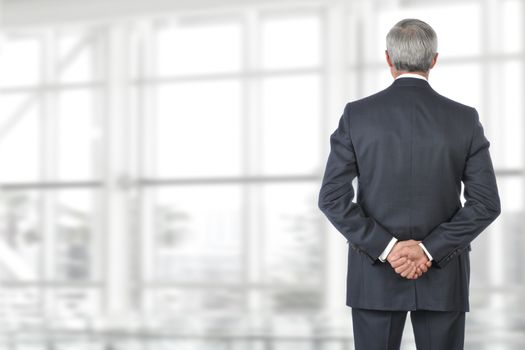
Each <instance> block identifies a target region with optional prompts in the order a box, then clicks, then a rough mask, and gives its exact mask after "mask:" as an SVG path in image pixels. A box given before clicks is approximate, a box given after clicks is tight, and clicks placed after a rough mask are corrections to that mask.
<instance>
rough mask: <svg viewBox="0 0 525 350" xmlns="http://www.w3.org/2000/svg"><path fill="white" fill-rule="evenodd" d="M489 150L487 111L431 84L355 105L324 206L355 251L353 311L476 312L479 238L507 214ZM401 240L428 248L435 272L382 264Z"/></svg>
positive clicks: (401, 82)
mask: <svg viewBox="0 0 525 350" xmlns="http://www.w3.org/2000/svg"><path fill="white" fill-rule="evenodd" d="M489 145H490V143H489V141H488V140H487V139H486V138H485V136H484V134H483V127H482V126H481V124H480V122H479V116H478V113H477V111H476V110H475V109H474V108H472V107H469V106H467V105H464V104H461V103H458V102H455V101H453V100H451V99H448V98H446V97H444V96H442V95H440V94H439V93H437V92H436V91H434V90H433V89H432V88H431V86H430V84H429V83H428V82H427V81H426V80H423V79H417V78H406V77H405V78H400V79H396V80H394V82H393V83H392V84H391V85H390V86H389V87H388V88H386V89H384V90H382V91H380V92H378V93H376V94H373V95H371V96H368V97H366V98H363V99H360V100H357V101H353V102H350V103H348V104H347V105H346V106H345V109H344V113H343V115H342V116H341V119H340V121H339V126H338V128H337V129H336V130H335V131H334V133H333V134H332V135H331V152H330V156H329V159H328V162H327V167H326V170H325V174H324V177H323V184H322V187H321V190H320V194H319V207H320V208H321V210H322V211H323V212H324V213H325V214H326V216H327V217H328V219H329V220H330V221H331V222H332V223H333V224H334V226H335V227H336V228H337V229H338V230H339V231H340V232H341V233H342V234H343V235H344V236H345V237H346V238H347V240H348V242H349V243H350V248H352V249H349V265H348V277H347V305H348V306H352V307H360V308H369V309H382V310H415V309H417V308H425V309H428V310H439V311H447V310H450V311H453V310H459V311H469V302H468V287H469V280H470V259H469V252H470V242H471V241H472V240H473V239H474V238H475V237H476V236H477V235H478V234H479V233H481V232H482V231H483V230H484V229H485V228H486V226H488V224H490V222H492V221H493V220H494V219H495V217H497V216H498V215H499V210H500V208H499V197H498V192H497V186H496V181H495V176H494V171H493V168H492V162H491V160H490V155H489V152H488V148H489ZM356 176H357V177H358V192H357V200H356V202H357V203H352V202H351V201H352V199H353V197H354V192H353V189H352V186H351V184H349V181H351V180H352V179H353V178H354V177H356ZM461 181H463V182H464V184H465V198H466V199H467V201H466V203H465V206H464V207H462V206H461V201H460V195H461ZM392 236H393V237H396V238H398V239H399V240H401V241H403V240H409V239H414V240H421V241H422V242H423V243H424V245H425V247H426V248H427V249H428V250H429V251H430V253H431V254H432V256H433V258H434V260H433V265H432V267H431V268H430V269H429V270H428V272H427V273H425V274H424V275H423V276H422V277H420V278H418V279H416V280H409V279H405V278H403V277H401V276H399V275H398V274H396V273H395V272H394V271H393V270H392V267H390V266H389V265H388V264H385V263H381V262H379V261H378V260H377V258H378V256H379V254H380V253H381V251H382V250H383V249H384V247H385V246H386V244H387V243H388V241H389V240H390V239H391V238H392Z"/></svg>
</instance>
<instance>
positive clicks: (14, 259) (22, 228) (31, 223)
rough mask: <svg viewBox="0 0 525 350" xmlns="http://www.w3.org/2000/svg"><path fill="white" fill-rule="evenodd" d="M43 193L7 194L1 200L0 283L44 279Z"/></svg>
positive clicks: (4, 193)
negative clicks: (2, 281) (0, 281)
mask: <svg viewBox="0 0 525 350" xmlns="http://www.w3.org/2000/svg"><path fill="white" fill-rule="evenodd" d="M41 206H42V197H41V193H39V192H36V191H4V192H3V193H2V195H1V196H0V279H1V280H5V281H36V280H37V279H39V278H41V275H42V261H41V254H42V249H43V246H42V244H43V243H42V241H43V237H42V226H41V215H40V214H41V212H40V208H41Z"/></svg>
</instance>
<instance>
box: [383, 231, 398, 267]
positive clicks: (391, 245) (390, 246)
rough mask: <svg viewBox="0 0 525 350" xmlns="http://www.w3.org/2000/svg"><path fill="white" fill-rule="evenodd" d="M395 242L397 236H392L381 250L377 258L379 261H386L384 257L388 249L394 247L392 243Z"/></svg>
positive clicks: (388, 251)
mask: <svg viewBox="0 0 525 350" xmlns="http://www.w3.org/2000/svg"><path fill="white" fill-rule="evenodd" d="M396 242H397V238H396V237H392V239H391V240H390V242H388V245H387V246H386V248H385V250H383V252H382V253H381V255H380V256H379V260H380V261H381V262H385V261H386V257H387V256H388V254H389V253H390V251H391V250H392V248H393V247H394V244H396Z"/></svg>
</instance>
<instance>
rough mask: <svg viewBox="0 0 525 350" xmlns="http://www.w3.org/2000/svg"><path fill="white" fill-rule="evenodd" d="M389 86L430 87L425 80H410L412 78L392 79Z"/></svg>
mask: <svg viewBox="0 0 525 350" xmlns="http://www.w3.org/2000/svg"><path fill="white" fill-rule="evenodd" d="M391 86H419V87H430V84H429V83H428V81H427V80H425V79H420V78H412V77H398V78H397V79H394V81H393V82H392V84H391Z"/></svg>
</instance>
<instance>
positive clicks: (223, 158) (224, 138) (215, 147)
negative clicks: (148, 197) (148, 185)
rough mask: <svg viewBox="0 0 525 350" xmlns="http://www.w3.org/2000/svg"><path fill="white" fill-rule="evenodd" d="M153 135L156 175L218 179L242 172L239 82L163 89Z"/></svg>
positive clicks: (160, 89)
mask: <svg viewBox="0 0 525 350" xmlns="http://www.w3.org/2000/svg"><path fill="white" fill-rule="evenodd" d="M156 91H157V96H156V111H157V119H156V125H155V128H154V132H155V134H154V135H152V140H151V142H152V144H153V145H154V152H155V153H154V154H155V175H156V176H163V177H164V176H177V177H187V176H219V175H233V174H239V173H240V172H241V162H240V161H241V152H242V144H241V130H240V128H241V120H240V118H241V114H240V109H241V100H240V98H241V84H240V83H239V82H237V81H231V80H228V81H222V80H221V81H212V82H191V83H182V84H170V85H161V86H159V87H158V88H157V89H156Z"/></svg>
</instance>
